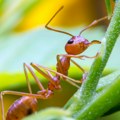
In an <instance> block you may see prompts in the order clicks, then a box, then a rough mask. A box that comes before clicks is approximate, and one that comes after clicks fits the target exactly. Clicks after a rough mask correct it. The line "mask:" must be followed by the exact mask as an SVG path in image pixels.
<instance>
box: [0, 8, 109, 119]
mask: <svg viewBox="0 0 120 120" xmlns="http://www.w3.org/2000/svg"><path fill="white" fill-rule="evenodd" d="M61 9H63V6H62V7H61V8H60V9H59V10H58V11H57V12H56V13H55V14H54V15H53V17H52V18H51V19H50V20H49V21H48V23H47V24H46V25H45V28H47V29H49V30H52V31H55V32H60V33H64V34H66V35H69V36H71V37H72V38H71V39H70V40H68V42H67V43H66V45H65V50H66V52H67V54H59V55H57V65H56V69H57V71H54V70H51V69H49V68H47V67H43V66H40V65H38V64H34V63H31V64H30V65H31V66H32V67H33V68H34V69H35V70H36V71H38V72H39V73H40V74H42V75H43V76H44V77H45V78H47V79H48V80H49V83H48V88H47V89H45V88H44V86H43V85H42V83H41V82H40V80H39V79H38V77H37V76H36V74H35V73H34V72H33V70H32V69H31V67H30V66H29V65H27V64H26V63H24V64H23V68H24V73H25V77H26V82H27V86H28V90H29V93H25V92H17V91H2V92H1V93H0V99H1V108H2V120H21V119H22V118H24V117H26V116H27V115H30V114H32V113H33V112H35V111H37V99H48V98H50V97H51V96H52V95H53V92H54V90H58V89H60V88H61V85H60V78H61V77H62V78H63V79H64V80H65V81H67V82H69V83H70V84H72V85H74V86H76V87H78V88H79V86H78V85H77V84H76V83H82V81H83V80H84V79H85V78H86V72H85V70H84V69H83V68H82V67H81V66H79V65H78V64H77V63H76V62H75V61H74V60H72V59H71V58H79V59H83V58H96V57H97V56H98V54H96V55H95V56H93V57H89V56H85V55H82V56H79V54H81V53H82V52H84V51H85V50H86V49H87V48H88V47H89V46H91V45H93V44H101V42H100V41H97V40H93V41H92V42H89V41H88V40H87V39H85V38H83V37H82V36H81V33H82V32H83V31H85V30H86V29H88V28H90V27H91V26H93V25H95V24H97V23H98V22H100V21H102V20H105V19H107V16H106V17H103V18H101V19H98V20H95V21H93V22H92V23H91V24H90V25H89V26H87V27H85V28H84V29H83V30H82V31H81V32H80V33H79V35H78V36H74V35H72V34H70V33H68V32H64V31H60V30H55V29H53V28H50V27H48V25H49V23H50V22H51V21H52V20H53V18H54V17H55V16H56V15H57V14H58V12H60V11H61ZM61 56H62V58H60V57H61ZM70 61H71V62H72V63H73V64H75V65H76V66H77V67H78V68H80V69H81V70H82V72H83V77H82V80H74V79H72V78H70V77H68V70H69V67H70ZM42 69H43V70H44V71H43V70H42ZM27 70H28V71H29V72H30V73H31V75H32V76H33V78H34V80H35V82H36V84H37V85H38V87H39V89H40V91H38V92H37V93H36V94H33V93H32V89H31V85H30V81H29V78H28V73H27ZM51 73H54V74H55V76H53V75H52V74H51ZM5 94H11V95H18V96H22V97H21V98H20V99H18V100H16V101H15V102H14V103H13V104H12V105H11V106H10V108H9V109H8V112H7V115H6V119H5V113H4V103H3V95H5Z"/></svg>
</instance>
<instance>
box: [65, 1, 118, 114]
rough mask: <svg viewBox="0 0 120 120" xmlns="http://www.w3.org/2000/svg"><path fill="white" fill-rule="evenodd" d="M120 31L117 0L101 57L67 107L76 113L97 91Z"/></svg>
mask: <svg viewBox="0 0 120 120" xmlns="http://www.w3.org/2000/svg"><path fill="white" fill-rule="evenodd" d="M119 33H120V0H118V1H117V2H116V6H115V10H114V14H113V17H112V19H111V22H110V25H109V27H108V29H107V32H106V34H105V37H104V39H103V41H102V46H101V49H100V54H99V57H97V58H96V59H95V61H94V63H93V65H92V67H91V69H90V72H89V74H88V77H87V79H86V80H85V81H84V83H83V84H82V86H81V88H80V89H79V90H78V91H77V92H76V93H75V94H74V96H73V97H72V98H71V100H70V101H69V102H68V103H67V105H66V106H65V108H67V109H68V110H70V111H71V112H72V114H73V115H75V116H76V114H77V113H78V112H79V111H80V110H81V109H82V108H83V107H84V106H85V105H86V104H87V103H88V102H89V101H90V99H91V98H92V97H93V95H94V94H95V93H96V86H97V84H98V81H99V78H100V77H101V74H102V71H103V70H104V67H105V65H106V63H107V61H108V58H109V56H110V54H111V51H112V49H113V47H114V44H115V42H116V40H117V38H118V36H119Z"/></svg>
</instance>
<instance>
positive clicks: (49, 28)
mask: <svg viewBox="0 0 120 120" xmlns="http://www.w3.org/2000/svg"><path fill="white" fill-rule="evenodd" d="M63 7H64V6H62V7H60V8H59V10H58V11H57V12H56V13H55V14H54V15H53V16H52V18H51V19H50V20H49V21H48V23H47V24H46V25H45V28H47V29H48V30H52V31H55V32H60V33H64V34H66V35H69V36H72V37H73V35H72V34H70V33H68V32H64V31H61V30H56V29H53V28H51V27H48V24H49V23H50V22H51V21H52V20H53V18H54V17H55V16H56V15H57V14H58V13H59V12H60V11H61V10H62V9H63Z"/></svg>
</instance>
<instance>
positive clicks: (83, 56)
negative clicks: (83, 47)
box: [58, 53, 99, 60]
mask: <svg viewBox="0 0 120 120" xmlns="http://www.w3.org/2000/svg"><path fill="white" fill-rule="evenodd" d="M98 55H99V53H97V54H96V55H95V56H92V57H90V56H86V55H81V56H80V55H70V54H59V55H58V56H65V57H70V58H78V59H82V60H83V59H84V58H90V59H91V58H97V57H98Z"/></svg>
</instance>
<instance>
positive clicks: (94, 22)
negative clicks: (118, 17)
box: [79, 16, 108, 36]
mask: <svg viewBox="0 0 120 120" xmlns="http://www.w3.org/2000/svg"><path fill="white" fill-rule="evenodd" d="M107 18H108V16H105V17H103V18H101V19H98V20H94V21H93V22H92V23H91V24H90V25H88V26H87V27H85V28H84V29H83V30H81V31H80V33H79V36H80V35H81V34H82V33H83V32H84V31H85V30H87V29H89V28H91V27H92V26H93V25H96V24H97V23H99V22H101V21H103V20H106V19H107Z"/></svg>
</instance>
